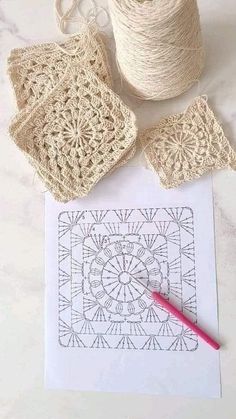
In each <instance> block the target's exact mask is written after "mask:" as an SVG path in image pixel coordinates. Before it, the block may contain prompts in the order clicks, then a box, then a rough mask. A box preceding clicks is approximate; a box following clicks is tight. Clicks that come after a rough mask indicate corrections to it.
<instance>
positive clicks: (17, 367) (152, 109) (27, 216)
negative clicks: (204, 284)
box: [0, 0, 236, 419]
mask: <svg viewBox="0 0 236 419" xmlns="http://www.w3.org/2000/svg"><path fill="white" fill-rule="evenodd" d="M89 1H90V0H86V3H89ZM84 3H85V2H84ZM105 3H106V2H104V1H103V2H102V4H103V5H105ZM199 8H200V12H201V18H202V28H203V34H204V38H205V43H206V48H207V58H206V67H205V70H204V74H203V76H202V78H201V83H200V88H199V92H200V93H206V94H207V95H208V97H209V103H210V105H211V106H212V107H213V108H214V110H215V113H216V114H217V116H218V119H219V120H220V121H221V123H222V124H223V127H224V130H225V133H226V134H227V136H228V138H229V139H230V141H231V144H232V145H233V146H234V147H235V148H236V82H235V75H236V47H235V41H236V3H235V0H199ZM60 39H61V35H60V33H59V32H58V29H57V27H56V24H55V19H54V14H53V0H40V1H36V0H0V59H1V67H0V92H1V93H0V95H1V96H0V97H1V99H0V135H1V138H0V255H1V257H0V269H1V278H0V281H1V282H0V283H1V288H0V330H1V332H0V419H32V418H34V419H75V418H76V419H79V418H83V419H92V418H95V419H100V418H101V419H106V418H107V419H108V418H112V419H148V418H158V419H190V418H191V419H199V418H201V419H208V418H209V417H214V419H218V418H219V419H220V418H222V417H225V418H226V419H235V415H236V400H235V396H236V329H235V323H236V305H235V302H236V272H235V266H236V262H235V261H236V217H235V214H236V195H235V186H236V174H235V173H234V172H230V171H221V172H218V173H216V174H214V199H215V228H216V256H217V274H218V292H219V319H220V336H221V341H222V342H224V347H223V348H222V350H221V370H222V385H223V397H222V399H219V400H199V399H186V398H184V397H173V398H167V397H159V396H140V395H139V396H136V395H126V394H105V393H103V394H99V393H79V392H72V391H46V390H45V389H44V384H43V374H44V326H43V321H44V254H43V252H44V193H43V192H44V187H43V186H42V185H41V184H40V182H39V181H38V180H37V177H36V176H35V175H34V171H33V170H32V168H31V167H30V166H29V165H28V163H27V162H26V160H25V158H24V156H23V155H22V154H21V153H20V152H18V150H17V149H16V147H15V145H14V144H13V143H12V142H11V140H10V139H9V135H8V132H7V128H8V125H9V120H10V118H11V117H12V116H13V115H14V113H15V111H16V105H15V101H14V98H13V94H12V91H11V89H10V84H9V80H8V77H7V75H6V57H7V56H8V54H9V51H10V50H11V49H12V48H14V47H22V46H24V45H29V44H33V43H36V42H47V41H51V40H53V41H55V40H60ZM197 93H198V92H197V87H196V86H195V87H193V88H192V89H191V90H190V91H189V92H188V93H187V94H185V95H182V96H181V97H179V98H177V99H173V100H168V101H165V102H160V103H154V102H153V103H151V102H149V103H142V102H136V101H135V100H134V98H132V97H127V96H126V97H124V99H125V100H126V102H127V103H128V104H129V105H130V106H131V107H132V108H133V109H134V110H135V112H136V114H137V116H138V123H139V126H140V127H148V126H151V125H152V124H154V123H155V122H157V121H158V120H159V118H160V117H161V116H164V115H168V114H170V113H173V112H178V111H182V110H183V109H185V107H186V106H187V105H188V103H189V102H190V100H191V99H192V98H193V97H194V95H196V94H197Z"/></svg>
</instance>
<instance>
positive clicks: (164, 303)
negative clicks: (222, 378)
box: [152, 291, 220, 350]
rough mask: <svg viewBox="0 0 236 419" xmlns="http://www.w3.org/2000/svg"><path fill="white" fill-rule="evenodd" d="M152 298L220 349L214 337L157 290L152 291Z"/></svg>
mask: <svg viewBox="0 0 236 419" xmlns="http://www.w3.org/2000/svg"><path fill="white" fill-rule="evenodd" d="M152 298H153V299H154V300H155V301H156V302H157V303H159V304H161V305H162V307H164V308H165V309H166V310H167V311H169V312H170V313H171V314H173V315H174V316H175V317H176V318H177V319H179V320H180V321H181V322H182V323H183V324H185V325H186V326H188V327H189V329H191V330H192V331H193V332H194V333H196V335H198V336H199V337H200V338H202V339H203V340H204V341H205V342H206V343H208V345H210V346H211V347H212V348H214V349H216V350H218V349H220V344H219V343H217V342H216V341H215V340H214V339H212V338H211V337H210V336H209V335H207V333H205V332H204V331H203V330H202V329H200V327H198V326H197V325H196V324H195V323H193V322H191V320H189V319H188V318H187V317H186V316H185V315H184V314H183V313H182V312H181V311H179V310H178V309H177V308H176V307H174V306H173V305H172V304H171V303H169V301H167V300H166V299H165V298H163V297H162V296H161V295H160V294H159V293H158V292H156V291H153V292H152Z"/></svg>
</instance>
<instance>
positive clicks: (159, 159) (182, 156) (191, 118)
mask: <svg viewBox="0 0 236 419" xmlns="http://www.w3.org/2000/svg"><path fill="white" fill-rule="evenodd" d="M140 140H141V143H142V147H143V150H144V153H145V155H146V158H147V160H148V162H149V163H150V165H151V167H152V168H153V169H154V171H155V172H157V173H158V175H159V178H160V183H161V185H162V186H163V187H164V188H174V187H177V186H179V185H180V184H182V183H183V182H186V181H190V180H193V179H196V178H198V177H200V176H201V175H203V174H204V173H206V172H208V171H210V170H213V169H223V168H231V169H234V170H236V153H235V151H234V150H233V149H232V148H231V146H230V144H229V142H228V140H227V138H226V137H225V135H224V132H223V130H222V128H221V126H220V125H219V123H218V122H217V120H216V118H215V116H214V114H213V112H212V111H211V109H210V108H209V106H208V104H207V101H206V98H205V97H198V98H196V99H195V100H194V102H193V103H192V104H191V105H190V106H189V107H188V109H187V110H186V111H185V112H183V113H180V114H176V115H172V116H169V117H168V118H165V119H162V120H161V121H160V122H159V124H158V125H157V126H156V127H153V128H151V129H148V130H146V131H144V132H143V133H142V135H141V136H140Z"/></svg>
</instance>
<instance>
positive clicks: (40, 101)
mask: <svg viewBox="0 0 236 419" xmlns="http://www.w3.org/2000/svg"><path fill="white" fill-rule="evenodd" d="M8 71H9V75H10V78H11V81H12V84H13V88H14V91H15V95H16V100H17V104H18V108H19V109H20V112H19V113H18V114H17V115H16V117H15V119H14V120H13V122H12V124H11V126H10V133H11V136H12V138H13V140H14V142H15V143H16V145H17V146H18V147H19V148H20V150H21V151H23V153H24V154H25V155H26V157H27V159H28V160H29V162H30V163H31V165H32V166H33V167H34V168H35V169H36V171H37V173H38V175H39V176H40V177H41V179H42V180H43V182H44V184H45V186H46V187H47V189H48V190H50V191H51V193H52V194H53V196H54V197H55V199H57V200H58V201H63V202H67V201H69V200H71V199H74V198H76V197H81V196H84V195H86V194H87V193H88V192H89V191H90V190H91V188H92V187H93V186H94V185H95V184H96V183H97V182H98V181H99V180H100V179H101V178H102V177H103V176H104V175H106V174H107V173H108V172H111V171H113V170H114V169H115V168H116V167H119V166H121V165H123V164H125V163H126V162H127V161H128V160H129V159H130V158H131V157H132V156H133V154H134V153H135V140H136V136H137V130H136V125H135V116H134V114H133V113H132V112H131V111H130V110H129V109H128V108H127V107H126V106H125V105H124V104H123V102H122V101H121V99H120V98H119V97H118V96H117V95H115V93H114V92H113V91H112V90H111V89H110V86H111V84H112V79H111V73H110V69H109V65H108V62H107V57H106V53H105V47H104V44H103V42H102V39H101V37H100V36H99V34H98V33H97V31H96V30H94V29H93V28H92V27H88V28H87V30H86V32H85V33H83V34H81V35H75V36H72V37H70V38H69V39H68V40H67V41H66V42H65V43H64V44H61V45H57V44H42V45H35V46H33V47H27V48H23V49H15V50H13V51H12V52H11V55H10V57H9V69H8Z"/></svg>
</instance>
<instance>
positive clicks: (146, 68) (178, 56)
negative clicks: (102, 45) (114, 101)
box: [109, 0, 204, 100]
mask: <svg viewBox="0 0 236 419" xmlns="http://www.w3.org/2000/svg"><path fill="white" fill-rule="evenodd" d="M109 9H110V14H111V20H112V25H113V32H114V37H115V41H116V54H117V62H118V65H119V68H120V71H121V74H122V75H123V77H124V79H125V80H126V81H127V83H128V84H129V86H130V88H131V90H132V92H133V94H135V95H136V96H137V97H139V98H141V99H153V100H162V99H168V98H171V97H175V96H178V95H179V94H181V93H183V92H184V91H186V90H187V89H188V88H189V87H190V86H191V85H192V84H193V83H194V82H196V81H197V80H198V79H199V76H200V74H201V71H202V68H203V61H204V52H203V46H202V37H201V28H200V20H199V13H198V7H197V2H196V0H146V1H141V0H109Z"/></svg>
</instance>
